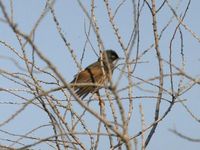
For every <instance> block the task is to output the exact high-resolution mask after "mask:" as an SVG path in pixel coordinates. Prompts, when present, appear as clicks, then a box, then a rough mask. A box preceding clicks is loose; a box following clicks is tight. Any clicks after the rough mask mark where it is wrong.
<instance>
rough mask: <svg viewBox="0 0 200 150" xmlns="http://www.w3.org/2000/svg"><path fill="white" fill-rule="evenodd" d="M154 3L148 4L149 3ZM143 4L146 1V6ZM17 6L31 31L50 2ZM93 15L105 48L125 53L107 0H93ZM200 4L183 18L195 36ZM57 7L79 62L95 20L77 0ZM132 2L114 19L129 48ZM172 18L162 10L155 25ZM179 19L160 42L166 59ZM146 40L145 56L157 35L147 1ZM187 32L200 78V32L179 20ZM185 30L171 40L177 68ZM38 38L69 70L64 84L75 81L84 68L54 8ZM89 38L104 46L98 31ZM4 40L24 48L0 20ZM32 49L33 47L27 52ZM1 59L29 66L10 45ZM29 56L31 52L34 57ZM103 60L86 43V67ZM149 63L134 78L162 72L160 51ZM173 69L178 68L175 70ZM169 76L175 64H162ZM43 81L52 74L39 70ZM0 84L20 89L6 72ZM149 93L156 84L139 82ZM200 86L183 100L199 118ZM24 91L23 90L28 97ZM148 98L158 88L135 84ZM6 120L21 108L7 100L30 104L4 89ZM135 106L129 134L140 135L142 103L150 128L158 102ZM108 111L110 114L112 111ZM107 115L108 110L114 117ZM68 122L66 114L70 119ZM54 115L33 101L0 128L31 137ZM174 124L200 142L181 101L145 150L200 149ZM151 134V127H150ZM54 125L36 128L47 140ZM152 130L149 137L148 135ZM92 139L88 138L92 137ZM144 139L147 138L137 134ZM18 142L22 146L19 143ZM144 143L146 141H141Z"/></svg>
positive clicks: (0, 108)
mask: <svg viewBox="0 0 200 150" xmlns="http://www.w3.org/2000/svg"><path fill="white" fill-rule="evenodd" d="M120 2H121V1H120V0H117V1H116V0H111V1H110V6H111V7H112V9H113V10H115V9H116V7H117V6H118V5H119V3H120ZM149 2H150V1H149ZM3 3H4V5H5V7H6V10H7V11H8V12H9V15H10V9H9V8H10V7H9V5H10V3H9V1H3ZM82 3H83V4H84V7H85V8H86V9H87V10H88V11H90V2H89V1H86V0H83V1H82ZM142 3H143V1H141V5H142ZM161 3H162V1H159V2H157V6H159V5H160V4H161ZM177 3H179V1H178V0H176V1H170V4H171V5H172V6H173V7H174V8H175V7H176V5H177ZM187 3H188V1H187V2H186V1H181V3H180V5H178V7H179V8H178V10H177V12H178V15H183V13H184V10H185V9H186V7H187ZM13 6H14V7H13V8H14V10H13V11H14V16H13V19H14V22H15V23H17V27H18V28H19V29H21V30H22V31H23V32H25V33H27V34H28V33H30V31H31V29H32V28H33V26H34V24H35V22H36V21H37V19H38V18H39V16H40V15H41V13H42V11H43V9H44V7H45V1H35V0H15V1H13ZM95 6H96V7H95V14H96V20H97V23H98V25H99V31H100V35H101V38H102V40H103V43H104V46H105V48H106V49H110V48H111V49H114V50H116V52H117V53H118V54H119V55H120V56H122V57H124V56H123V54H124V53H123V50H122V48H121V46H120V44H119V43H118V41H117V39H116V36H115V34H114V32H113V30H112V26H111V24H110V23H109V20H108V15H107V12H106V9H105V4H104V3H103V1H95ZM199 6H200V1H197V0H196V1H191V4H190V7H189V9H188V12H187V14H186V17H185V19H184V23H185V24H186V25H187V27H188V28H189V29H191V30H192V32H194V33H195V34H196V35H197V37H200V30H199V26H200V21H199V20H198V18H199V12H200V11H199ZM54 10H55V13H56V17H57V19H58V21H59V23H60V27H61V29H62V32H63V33H64V35H65V37H66V39H67V40H68V42H69V43H70V46H71V48H73V50H74V52H75V54H76V56H77V59H78V60H80V58H81V54H82V51H83V48H84V44H85V41H86V35H85V31H84V28H85V27H84V26H86V29H87V30H88V27H89V21H88V18H87V17H86V15H85V14H84V13H83V11H82V9H81V8H80V6H79V4H78V2H77V1H75V0H74V1H72V0H71V1H69V0H68V1H67V0H66V1H61V0H57V1H56V3H55V5H54ZM132 13H133V6H132V2H131V1H129V0H126V1H125V2H124V4H123V5H122V7H120V9H119V11H118V13H117V15H116V16H115V23H116V25H117V26H118V28H119V33H120V35H121V37H122V41H123V42H124V44H125V45H127V43H128V40H129V39H130V36H131V32H132V28H133V25H134V21H133V15H132ZM172 16H173V13H172V11H170V8H169V7H168V6H167V4H165V5H164V7H163V8H162V9H161V10H160V11H159V12H158V14H157V24H158V33H159V34H160V31H161V30H162V29H163V28H164V26H165V25H166V24H167V22H168V21H169V20H170V18H171V17H172ZM0 18H3V15H2V12H1V11H0ZM177 24H178V22H177V20H176V19H175V18H173V21H172V23H171V24H170V25H169V27H168V28H167V29H166V30H165V32H164V33H163V36H162V38H161V40H160V41H159V45H160V50H161V55H162V57H163V58H164V59H165V60H169V47H170V40H171V38H172V36H173V33H174V30H175V28H176V26H177ZM139 28H140V43H139V54H141V53H142V52H143V51H144V50H146V49H147V48H149V46H150V45H151V44H152V43H153V42H154V36H153V32H152V31H153V29H152V16H151V13H150V11H149V8H148V7H147V5H146V4H145V5H144V8H143V9H142V12H141V16H140V23H139ZM180 28H181V31H182V35H183V45H184V46H183V52H184V59H185V72H186V73H187V74H188V75H191V76H192V77H194V78H198V76H199V62H200V57H199V56H200V51H199V41H198V40H197V39H195V37H194V36H193V35H192V34H191V33H190V32H189V31H188V30H186V29H185V28H184V27H183V26H182V25H180ZM179 33H180V32H179V31H178V32H177V35H176V37H175V40H174V41H173V46H172V51H173V55H172V62H173V64H175V65H176V66H178V67H180V66H181V57H182V56H181V42H180V34H179ZM34 39H35V40H34V42H35V44H36V45H37V46H38V48H39V49H40V50H41V51H42V53H43V54H44V55H45V56H46V57H47V58H48V59H49V60H51V61H52V62H53V63H54V64H55V66H56V67H57V69H58V70H59V72H61V74H62V75H63V77H64V78H65V79H66V81H68V82H70V81H71V80H72V79H73V76H74V74H76V72H77V71H78V69H77V67H76V64H75V63H74V61H73V59H72V58H71V55H70V53H69V50H68V49H67V48H66V46H65V44H64V42H63V41H62V39H61V37H60V35H59V34H58V31H57V29H56V25H55V22H54V21H53V18H52V15H51V14H50V12H48V13H47V15H46V16H45V17H44V19H43V20H42V21H41V22H40V24H39V26H38V28H37V30H36V32H35V37H34ZM90 40H91V43H92V46H93V47H94V48H95V50H96V51H97V52H99V51H98V50H99V49H98V44H97V40H96V36H95V34H94V32H93V31H92V30H91V35H90ZM0 41H5V42H6V43H9V44H10V45H11V46H13V47H14V48H15V49H16V50H17V51H19V52H20V53H21V51H20V45H19V42H18V40H17V39H16V36H15V34H14V33H13V32H12V30H11V29H10V27H9V26H8V24H5V23H3V22H0ZM136 50H137V49H136V45H135V46H134V47H133V53H132V55H131V58H134V57H135V55H136ZM29 51H30V52H29ZM27 55H28V56H31V48H30V47H27ZM0 56H9V57H12V58H15V59H16V60H17V61H18V63H19V65H21V66H23V67H25V65H24V63H23V62H22V61H21V60H20V59H18V58H17V57H16V55H15V54H14V53H13V52H12V51H10V50H9V49H8V48H6V47H5V46H3V44H2V43H1V44H0ZM30 58H31V57H30ZM96 60H97V56H96V55H95V54H94V52H93V50H92V48H91V46H90V45H89V44H87V46H86V52H85V57H84V59H83V63H82V67H83V68H84V67H86V66H87V65H89V64H90V63H92V62H94V61H96ZM141 61H143V63H139V64H138V65H137V67H136V70H135V71H134V73H133V75H134V76H136V77H140V78H142V79H144V80H145V79H149V78H152V77H154V76H158V75H159V72H158V62H157V58H156V51H155V49H154V48H152V49H151V50H150V51H149V52H148V53H147V54H145V55H144V56H143V58H142V60H141ZM36 64H37V65H38V66H40V67H41V68H43V67H45V64H44V62H42V61H41V60H39V58H38V57H36ZM0 68H2V69H4V70H7V71H9V72H18V71H19V69H18V68H17V67H15V66H14V64H13V63H12V62H10V61H8V60H6V59H3V58H2V57H0ZM174 72H176V70H175V69H174ZM164 73H170V72H169V66H168V65H167V64H166V63H164ZM36 76H37V77H38V79H41V80H45V81H50V80H51V79H52V78H50V77H49V76H46V75H40V74H38V75H36ZM118 76H119V71H117V70H116V71H115V72H114V77H113V80H114V81H115V80H116V79H117V77H118ZM180 79H181V78H180V76H176V77H174V89H175V91H177V88H178V84H179V81H180ZM138 81H139V80H137V79H135V78H133V82H138ZM169 81H170V80H169V78H165V80H164V87H165V88H166V89H168V90H170V82H169ZM119 83H120V84H119V86H118V87H117V88H118V89H121V88H123V87H125V86H127V79H126V76H124V77H123V78H122V79H121V80H120V82H119ZM152 83H155V84H158V80H156V81H152ZM188 83H189V80H187V79H185V78H183V85H186V86H187V85H188ZM0 87H4V88H8V89H9V88H12V89H18V88H21V87H20V86H17V84H15V83H13V82H10V81H8V80H6V79H5V78H4V77H3V76H1V75H0ZM44 87H45V88H46V90H47V89H48V88H49V87H48V86H44ZM140 87H141V88H144V89H146V90H152V91H156V90H157V88H155V87H152V86H150V85H147V84H144V85H141V86H140ZM199 90H200V88H199V86H198V85H194V86H193V87H192V88H191V89H190V90H189V91H187V92H186V93H185V94H183V95H182V96H180V99H181V100H186V102H185V104H186V105H187V106H188V108H189V109H190V110H191V111H192V112H193V114H194V115H195V116H196V117H198V116H199V115H200V111H199V106H200V101H199V97H200V93H199ZM25 94H26V93H22V95H25ZM144 95H146V96H150V95H155V93H148V92H146V91H142V90H141V89H139V88H137V87H133V96H144ZM25 96H26V97H27V98H32V97H31V96H29V95H25ZM120 96H122V97H123V96H127V92H124V93H123V92H122V93H120ZM57 97H58V98H59V97H60V98H61V99H62V98H63V95H57ZM163 97H164V98H169V95H168V94H164V95H163ZM0 102H1V103H0V123H1V122H3V121H4V120H6V119H7V118H8V117H9V116H11V115H12V114H13V113H14V112H15V111H16V110H18V109H19V108H20V106H19V105H9V104H4V102H18V103H20V102H24V101H23V100H20V98H16V97H15V96H12V95H10V94H8V93H6V92H2V91H0ZM133 103H134V109H133V114H132V119H131V125H130V127H129V131H130V132H129V133H130V135H131V136H133V135H135V134H136V133H137V132H138V131H140V130H141V121H140V119H141V118H140V114H139V104H140V103H142V105H143V111H144V115H145V121H146V126H148V125H149V124H150V123H152V122H153V119H154V111H155V104H156V100H155V99H134V101H133ZM123 104H124V107H125V108H127V110H128V103H127V102H126V101H125V100H123ZM106 105H107V107H109V103H106ZM168 105H169V103H168V102H165V101H163V102H162V103H161V115H162V113H164V112H165V110H166V108H167V107H168ZM91 106H93V108H94V109H95V110H98V105H97V103H95V104H93V103H92V104H91ZM74 107H75V108H76V107H77V108H76V109H75V110H77V113H81V111H80V110H81V109H80V108H79V107H80V106H78V105H77V106H76V105H75V106H74ZM107 111H108V114H109V113H110V112H109V111H110V110H109V108H108V110H107ZM87 117H88V118H87V119H86V120H87V125H88V127H91V129H94V128H95V125H93V119H94V118H93V117H92V116H91V115H89V114H88V115H87ZM108 117H109V115H108ZM66 120H67V118H66ZM48 123H49V118H48V117H47V115H46V114H45V113H44V112H42V111H41V109H39V108H38V107H35V106H34V105H30V106H28V107H27V108H26V109H25V110H24V111H23V112H22V113H20V114H19V115H18V116H17V117H16V118H15V119H13V120H12V121H10V122H9V123H8V124H6V125H5V126H2V127H0V129H2V130H5V131H9V132H11V133H16V134H21V135H22V134H25V133H26V132H28V131H30V130H31V129H33V128H36V127H38V126H40V125H44V124H48ZM169 129H177V130H178V131H180V132H181V133H183V134H185V135H187V136H190V137H193V138H199V139H200V136H199V135H200V124H199V122H197V121H194V119H193V118H192V117H191V116H190V115H189V114H188V112H187V111H186V110H185V108H184V107H183V106H182V105H181V104H179V103H177V104H175V105H174V106H173V108H172V110H171V111H170V113H169V114H168V116H167V117H166V118H164V120H163V121H162V122H160V123H159V125H158V127H157V129H156V132H155V134H154V136H153V138H152V140H151V141H150V143H149V145H148V147H147V149H148V150H160V149H162V150H169V149H170V150H177V149H191V150H198V149H199V147H200V143H194V142H189V141H187V140H184V139H182V138H180V137H178V136H176V135H175V134H173V133H172V132H170V131H169ZM147 133H148V132H147ZM52 134H53V132H52V128H51V127H44V128H42V129H40V130H39V131H38V132H36V133H34V134H33V136H34V135H35V136H38V135H41V138H42V137H47V136H50V135H52ZM145 135H148V134H145ZM9 138H11V139H15V137H12V136H9V135H7V134H5V133H3V132H0V144H2V145H4V144H5V145H9V141H6V140H3V139H9ZM87 138H88V137H87ZM81 140H83V141H84V142H83V143H87V140H88V139H86V138H84V136H82V137H81ZM138 141H139V143H138V144H140V142H141V139H140V138H138ZM22 142H23V143H25V144H30V143H32V142H31V140H27V141H25V140H23V141H22ZM100 145H101V146H100V149H109V145H108V143H107V142H106V139H103V138H102V139H101V140H100ZM17 146H19V145H17ZM139 147H140V146H139ZM35 148H36V149H49V148H50V147H48V146H47V145H45V144H41V145H38V146H36V147H35Z"/></svg>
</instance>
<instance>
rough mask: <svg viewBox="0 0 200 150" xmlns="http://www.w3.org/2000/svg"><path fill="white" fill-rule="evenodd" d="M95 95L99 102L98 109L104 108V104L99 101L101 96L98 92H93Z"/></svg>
mask: <svg viewBox="0 0 200 150" xmlns="http://www.w3.org/2000/svg"><path fill="white" fill-rule="evenodd" d="M95 94H96V96H97V99H98V101H99V106H100V107H103V106H105V103H104V101H103V100H102V99H101V96H100V94H99V91H97V92H95Z"/></svg>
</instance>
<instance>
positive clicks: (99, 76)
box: [71, 61, 105, 98]
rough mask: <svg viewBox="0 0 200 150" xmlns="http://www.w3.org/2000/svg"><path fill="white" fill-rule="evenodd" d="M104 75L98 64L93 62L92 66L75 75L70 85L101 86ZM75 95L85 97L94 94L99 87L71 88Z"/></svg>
mask: <svg viewBox="0 0 200 150" xmlns="http://www.w3.org/2000/svg"><path fill="white" fill-rule="evenodd" d="M104 79H105V77H104V75H103V71H102V69H101V65H100V62H98V61H97V62H95V63H94V64H92V65H90V66H88V67H87V68H86V69H85V70H83V71H81V72H80V73H78V74H77V75H75V78H74V80H73V81H72V82H71V83H98V84H103V82H104ZM73 88H74V90H75V91H76V94H77V95H79V96H80V97H83V98H84V97H85V96H87V95H88V94H89V93H93V92H96V91H97V90H98V89H99V87H96V86H87V85H86V86H73Z"/></svg>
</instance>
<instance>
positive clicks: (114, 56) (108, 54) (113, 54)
mask: <svg viewBox="0 0 200 150" xmlns="http://www.w3.org/2000/svg"><path fill="white" fill-rule="evenodd" d="M106 57H107V58H108V61H109V62H114V61H115V60H117V59H119V56H118V55H117V53H116V52H115V51H113V50H106V51H104V52H103V59H104V58H106Z"/></svg>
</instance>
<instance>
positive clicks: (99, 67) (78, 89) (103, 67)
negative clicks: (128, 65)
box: [71, 49, 119, 104]
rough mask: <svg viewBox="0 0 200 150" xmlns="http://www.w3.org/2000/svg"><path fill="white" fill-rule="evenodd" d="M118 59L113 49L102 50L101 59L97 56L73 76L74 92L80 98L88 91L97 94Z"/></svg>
mask: <svg viewBox="0 0 200 150" xmlns="http://www.w3.org/2000/svg"><path fill="white" fill-rule="evenodd" d="M118 59H119V56H118V54H117V53H116V52H115V51H114V50H111V49H109V50H104V51H103V52H102V59H101V57H99V58H98V60H97V61H96V62H94V63H92V64H90V65H89V66H88V67H86V68H85V69H84V70H82V71H80V72H79V73H77V74H76V75H75V76H74V79H73V80H72V81H71V85H72V88H73V89H74V91H75V93H76V94H77V95H78V96H79V97H80V98H82V99H84V98H85V97H86V96H87V95H88V94H89V93H91V94H95V93H96V94H99V93H98V92H99V89H101V88H102V86H103V85H104V84H106V83H108V81H109V80H110V79H111V77H112V74H113V71H114V69H115V66H116V63H117V61H118ZM76 84H77V85H76ZM78 84H79V85H78ZM81 84H82V85H81ZM83 84H84V85H83ZM87 84H88V85H87ZM95 84H98V86H97V85H96V86H95ZM99 85H102V86H99ZM100 103H102V102H99V104H100Z"/></svg>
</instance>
